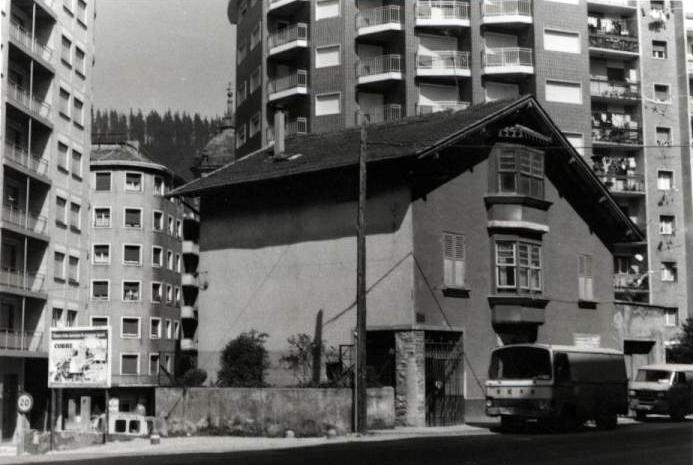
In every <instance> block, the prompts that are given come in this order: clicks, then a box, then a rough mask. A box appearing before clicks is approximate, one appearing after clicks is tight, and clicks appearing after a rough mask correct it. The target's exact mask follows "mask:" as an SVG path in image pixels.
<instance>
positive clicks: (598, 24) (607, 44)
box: [587, 16, 640, 57]
mask: <svg viewBox="0 0 693 465" xmlns="http://www.w3.org/2000/svg"><path fill="white" fill-rule="evenodd" d="M587 27H588V30H589V47H590V52H591V53H592V54H593V55H597V56H605V57H609V56H627V57H635V56H638V55H639V53H640V49H639V46H638V35H637V30H638V28H637V23H636V22H635V21H632V20H603V19H601V18H595V17H592V16H590V17H589V18H588V24H587Z"/></svg>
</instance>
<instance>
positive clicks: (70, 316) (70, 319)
mask: <svg viewBox="0 0 693 465" xmlns="http://www.w3.org/2000/svg"><path fill="white" fill-rule="evenodd" d="M65 326H67V327H68V328H71V327H73V326H77V311H76V310H68V311H67V318H66V319H65Z"/></svg>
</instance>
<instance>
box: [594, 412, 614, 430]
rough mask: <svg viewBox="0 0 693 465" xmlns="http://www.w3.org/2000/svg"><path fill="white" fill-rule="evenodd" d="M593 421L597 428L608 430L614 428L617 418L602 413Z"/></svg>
mask: <svg viewBox="0 0 693 465" xmlns="http://www.w3.org/2000/svg"><path fill="white" fill-rule="evenodd" d="M595 423H597V428H599V429H604V430H610V429H614V428H616V425H617V424H618V418H616V415H603V416H601V417H598V418H597V420H596V422H595Z"/></svg>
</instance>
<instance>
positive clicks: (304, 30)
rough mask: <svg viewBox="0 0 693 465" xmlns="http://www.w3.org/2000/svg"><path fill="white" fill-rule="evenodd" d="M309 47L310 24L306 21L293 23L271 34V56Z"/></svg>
mask: <svg viewBox="0 0 693 465" xmlns="http://www.w3.org/2000/svg"><path fill="white" fill-rule="evenodd" d="M307 48H308V25H307V24H305V23H298V24H293V25H291V26H288V27H286V28H284V29H282V30H281V31H277V32H274V33H272V34H270V36H269V52H268V53H269V56H274V55H280V54H282V53H285V52H289V51H292V50H296V49H307Z"/></svg>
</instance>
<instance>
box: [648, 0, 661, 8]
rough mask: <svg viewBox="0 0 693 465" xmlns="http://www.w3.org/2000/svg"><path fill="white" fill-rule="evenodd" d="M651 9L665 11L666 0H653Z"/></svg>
mask: <svg viewBox="0 0 693 465" xmlns="http://www.w3.org/2000/svg"><path fill="white" fill-rule="evenodd" d="M650 9H651V10H657V11H664V0H651V1H650Z"/></svg>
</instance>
